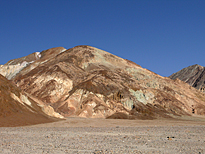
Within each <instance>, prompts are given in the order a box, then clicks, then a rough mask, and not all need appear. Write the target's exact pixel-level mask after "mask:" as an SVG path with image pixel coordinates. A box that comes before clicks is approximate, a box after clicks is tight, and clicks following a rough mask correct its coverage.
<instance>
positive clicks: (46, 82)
mask: <svg viewBox="0 0 205 154" xmlns="http://www.w3.org/2000/svg"><path fill="white" fill-rule="evenodd" d="M38 55H40V56H38V58H37V59H35V60H34V61H33V60H32V63H30V61H29V60H28V62H29V65H26V66H25V67H24V68H23V69H22V70H21V71H20V72H19V73H17V74H15V75H14V76H12V81H13V82H14V83H15V84H16V85H17V86H18V87H19V88H21V89H22V90H23V91H25V92H26V93H28V94H29V95H31V96H34V97H35V98H38V99H39V100H40V101H41V102H43V103H45V104H46V105H50V106H51V107H53V109H54V110H55V111H56V112H58V113H60V114H61V115H63V116H65V117H67V116H80V117H88V118H125V119H155V118H159V117H163V118H172V117H174V116H181V115H192V114H197V115H205V95H204V94H203V93H200V92H199V91H198V90H196V89H195V88H192V87H191V86H189V85H188V84H186V83H184V82H182V81H180V80H171V79H169V78H166V77H162V76H160V75H157V74H155V73H153V72H151V71H149V70H147V69H144V68H142V67H141V66H139V65H137V64H135V63H134V62H131V61H129V60H125V59H122V58H120V57H117V56H115V55H113V54H111V53H108V52H106V51H103V50H100V49H97V48H94V47H91V46H76V47H74V48H71V49H68V50H66V49H64V48H62V47H58V48H52V49H48V50H44V51H42V52H40V53H38ZM25 59H26V58H24V60H25ZM15 61H16V62H14V61H11V62H9V63H7V64H6V65H11V64H13V65H16V64H18V63H21V62H22V59H20V60H18V59H17V60H15ZM193 110H194V113H193Z"/></svg>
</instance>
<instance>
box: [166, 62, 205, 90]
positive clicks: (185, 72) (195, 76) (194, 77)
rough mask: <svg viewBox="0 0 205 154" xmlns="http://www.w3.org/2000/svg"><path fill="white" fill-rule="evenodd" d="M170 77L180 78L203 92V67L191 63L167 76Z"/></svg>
mask: <svg viewBox="0 0 205 154" xmlns="http://www.w3.org/2000/svg"><path fill="white" fill-rule="evenodd" d="M169 77H170V78H171V79H177V78H178V79H180V80H182V81H184V82H186V83H188V84H189V85H191V86H192V87H194V88H196V89H198V90H200V91H202V92H205V67H203V66H200V65H197V64H196V65H192V66H189V67H186V68H183V69H182V70H180V71H178V72H176V73H174V74H172V75H171V76H169Z"/></svg>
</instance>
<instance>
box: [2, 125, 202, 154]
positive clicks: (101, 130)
mask: <svg viewBox="0 0 205 154" xmlns="http://www.w3.org/2000/svg"><path fill="white" fill-rule="evenodd" d="M0 153H3V154H10V153H12V154H24V153H27V154H32V153H38V154H41V153H56V154H64V153H69V154H78V153H93V154H94V153H95V154H103V153H108V154H109V153H110V154H111V153H115V154H121V153H122V154H125V153H127V154H129V153H136V154H137V153H143V154H144V153H171V154H177V153H184V154H202V153H205V125H197V126H135V127H121V126H115V127H13V128H8V127H5V128H0Z"/></svg>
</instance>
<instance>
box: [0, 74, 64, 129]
mask: <svg viewBox="0 0 205 154" xmlns="http://www.w3.org/2000/svg"><path fill="white" fill-rule="evenodd" d="M49 113H50V114H49ZM48 115H50V116H48ZM53 116H54V117H58V118H60V117H61V116H60V115H58V114H57V113H55V112H54V111H52V108H51V107H50V108H49V107H48V106H45V105H44V104H42V103H41V102H39V101H36V99H35V98H34V97H30V95H29V94H26V93H25V92H23V91H22V90H21V89H19V88H18V87H16V86H15V85H14V84H13V83H11V82H10V81H8V80H7V79H6V78H5V77H3V76H2V75H0V127H8V126H22V125H31V124H39V123H47V122H53V121H56V120H57V118H54V117H53Z"/></svg>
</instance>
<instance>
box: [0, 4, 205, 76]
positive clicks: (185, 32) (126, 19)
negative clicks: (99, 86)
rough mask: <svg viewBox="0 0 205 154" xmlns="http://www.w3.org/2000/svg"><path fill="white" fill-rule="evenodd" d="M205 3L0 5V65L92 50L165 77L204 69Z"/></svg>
mask: <svg viewBox="0 0 205 154" xmlns="http://www.w3.org/2000/svg"><path fill="white" fill-rule="evenodd" d="M204 8H205V0H18V1H17V0H0V64H4V63H6V62H7V61H9V60H11V59H14V58H19V57H22V56H26V55H28V54H30V53H33V52H36V51H42V50H46V49H49V48H52V47H58V46H62V47H65V48H67V49H68V48H72V47H74V46H77V45H90V46H94V47H97V48H100V49H103V50H105V51H108V52H110V53H112V54H115V55H117V56H120V57H122V58H125V59H129V60H131V61H134V62H135V63H137V64H139V65H141V66H142V67H144V68H147V69H149V70H151V71H153V72H155V73H157V74H160V75H162V76H169V75H171V74H172V73H174V72H177V71H179V70H180V69H182V68H184V67H187V66H190V65H193V64H199V65H202V66H205V60H204V59H205V58H204V56H205V9H204Z"/></svg>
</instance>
